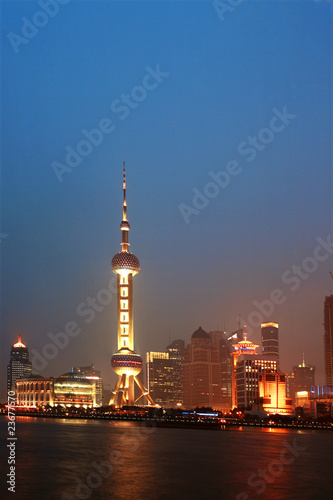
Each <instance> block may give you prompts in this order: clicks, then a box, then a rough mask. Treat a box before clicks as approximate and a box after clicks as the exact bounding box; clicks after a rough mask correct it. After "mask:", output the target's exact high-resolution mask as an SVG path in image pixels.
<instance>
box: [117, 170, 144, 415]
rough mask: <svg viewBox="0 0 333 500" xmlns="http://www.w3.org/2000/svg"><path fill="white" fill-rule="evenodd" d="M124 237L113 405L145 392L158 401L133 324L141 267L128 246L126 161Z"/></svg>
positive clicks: (119, 258) (120, 257)
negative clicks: (145, 379)
mask: <svg viewBox="0 0 333 500" xmlns="http://www.w3.org/2000/svg"><path fill="white" fill-rule="evenodd" d="M120 229H121V235H122V241H121V252H118V253H117V254H116V255H115V256H114V257H113V259H112V262H111V266H112V270H113V272H114V273H115V274H116V275H117V303H118V351H117V352H116V353H115V354H113V356H112V358H111V366H112V368H113V370H114V372H115V373H116V374H117V376H118V380H117V383H116V385H115V388H114V390H113V391H112V395H111V398H110V402H109V404H110V405H115V406H117V407H122V406H123V405H133V404H134V403H137V402H138V401H139V400H141V398H142V397H143V396H144V399H146V400H147V402H148V404H154V401H153V399H152V398H151V396H150V395H149V392H148V390H147V389H146V388H145V387H144V385H143V384H142V382H141V380H140V379H139V378H138V375H139V373H140V372H141V370H142V359H141V356H140V355H139V354H137V353H136V352H135V351H134V328H133V277H134V276H135V275H136V274H138V272H139V271H140V263H139V260H138V258H137V257H136V256H135V255H134V254H132V253H131V252H130V251H129V249H128V247H129V242H128V234H129V230H130V225H129V221H128V219H127V201H126V175H125V163H124V165H123V218H122V221H121V223H120ZM135 383H136V385H137V386H138V388H139V395H138V396H137V397H135V396H134V384H135Z"/></svg>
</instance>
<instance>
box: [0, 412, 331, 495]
mask: <svg viewBox="0 0 333 500" xmlns="http://www.w3.org/2000/svg"><path fill="white" fill-rule="evenodd" d="M0 424H1V426H3V427H4V426H6V425H7V422H6V421H5V419H2V420H0ZM17 436H18V442H17V492H19V494H18V495H17V498H19V500H25V499H27V500H30V499H34V500H46V499H47V500H49V499H50V500H53V499H61V498H62V494H64V493H66V494H67V495H69V496H70V497H72V498H74V499H77V498H83V496H84V495H87V496H85V498H92V499H101V500H104V499H108V500H109V499H111V500H125V499H126V500H128V498H133V499H135V500H141V499H145V500H155V499H174V498H175V499H178V498H180V499H185V500H186V499H191V500H192V499H200V500H201V499H206V498H211V497H214V498H216V497H218V498H223V499H226V500H228V499H235V498H237V495H239V494H240V493H242V492H244V494H247V495H248V496H249V498H257V497H258V495H259V496H260V498H262V499H266V498H267V499H268V498H270V499H287V500H288V499H290V500H296V499H303V498H304V499H312V498H313V499H317V498H318V499H329V498H330V497H331V488H332V487H333V484H332V476H331V466H332V458H331V450H332V447H333V433H331V432H325V431H324V432H318V431H317V432H315V431H305V430H302V431H295V430H288V429H281V428H275V429H268V428H262V429H258V428H256V429H254V428H243V429H239V430H237V429H232V430H230V431H213V430H195V429H163V428H162V429H161V428H154V427H153V428H151V427H144V426H141V424H140V423H133V422H112V421H98V420H83V419H77V420H66V419H59V420H57V419H43V420H41V419H37V418H31V417H18V419H17ZM295 439H296V452H295V453H298V452H299V455H298V456H295V459H294V460H293V461H291V460H290V458H292V452H290V447H293V446H294V440H295ZM285 443H287V444H288V446H289V448H288V446H287V448H288V450H287V451H286V452H285V454H284V455H281V453H282V452H283V451H284V450H285V449H286V444H285ZM298 447H299V448H302V450H300V449H299V448H298ZM303 448H304V449H303ZM281 457H282V458H281ZM282 459H285V460H287V461H289V462H290V463H283V461H282V462H281V460H282ZM279 464H280V465H279ZM262 471H264V472H262ZM265 471H266V473H265ZM267 471H268V475H266V476H265V474H267ZM318 477H320V478H321V482H320V485H318V484H317V483H318V481H317V478H318ZM249 478H250V484H249ZM251 478H252V481H251ZM264 486H265V487H264ZM263 487H264V489H263ZM260 489H263V491H262V492H261V493H260V494H259V493H258V490H260ZM79 495H81V497H79ZM325 495H326V496H325ZM3 498H6V497H5V496H3ZM65 498H66V497H65ZM67 498H68V497H67ZM238 498H241V497H238ZM243 498H246V497H243Z"/></svg>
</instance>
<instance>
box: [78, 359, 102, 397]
mask: <svg viewBox="0 0 333 500" xmlns="http://www.w3.org/2000/svg"><path fill="white" fill-rule="evenodd" d="M72 373H73V374H75V375H79V376H80V377H81V378H86V379H87V380H94V381H95V388H96V405H97V406H102V405H103V379H102V377H101V372H100V371H99V370H95V367H94V365H90V366H74V367H73V368H72Z"/></svg>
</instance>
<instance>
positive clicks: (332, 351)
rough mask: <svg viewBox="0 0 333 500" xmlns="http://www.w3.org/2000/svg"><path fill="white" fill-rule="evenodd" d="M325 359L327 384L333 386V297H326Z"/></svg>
mask: <svg viewBox="0 0 333 500" xmlns="http://www.w3.org/2000/svg"><path fill="white" fill-rule="evenodd" d="M324 358H325V382H326V385H327V386H332V385H333V295H329V296H328V297H325V302H324Z"/></svg>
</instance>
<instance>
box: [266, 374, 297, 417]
mask: <svg viewBox="0 0 333 500" xmlns="http://www.w3.org/2000/svg"><path fill="white" fill-rule="evenodd" d="M286 393H287V390H286V375H285V374H284V373H259V406H260V409H261V410H263V411H264V412H266V413H270V414H275V413H279V414H281V415H292V414H293V399H292V398H288V397H286Z"/></svg>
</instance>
